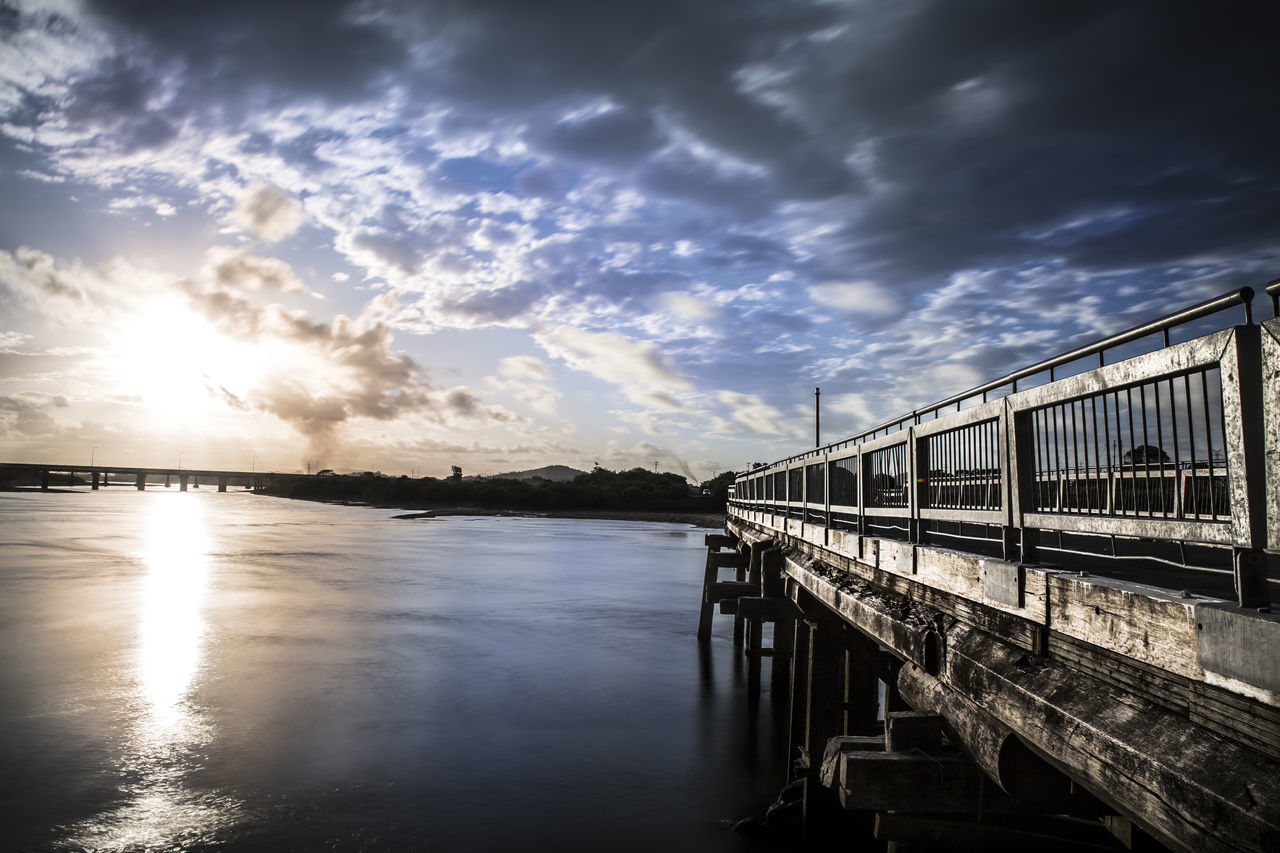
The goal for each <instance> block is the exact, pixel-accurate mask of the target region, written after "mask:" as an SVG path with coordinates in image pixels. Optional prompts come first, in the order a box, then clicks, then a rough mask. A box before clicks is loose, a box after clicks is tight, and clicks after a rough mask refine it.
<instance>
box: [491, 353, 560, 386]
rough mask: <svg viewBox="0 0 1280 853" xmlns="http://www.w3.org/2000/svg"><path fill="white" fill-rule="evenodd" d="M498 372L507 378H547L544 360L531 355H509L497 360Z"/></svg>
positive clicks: (547, 372) (548, 373)
mask: <svg viewBox="0 0 1280 853" xmlns="http://www.w3.org/2000/svg"><path fill="white" fill-rule="evenodd" d="M498 372H499V373H501V374H502V375H503V376H505V377H507V378H508V379H534V380H548V379H550V378H551V371H550V370H549V369H548V368H547V365H546V362H544V361H543V360H542V359H540V358H538V357H537V356H532V355H510V356H507V357H506V358H504V359H502V360H501V361H500V362H498Z"/></svg>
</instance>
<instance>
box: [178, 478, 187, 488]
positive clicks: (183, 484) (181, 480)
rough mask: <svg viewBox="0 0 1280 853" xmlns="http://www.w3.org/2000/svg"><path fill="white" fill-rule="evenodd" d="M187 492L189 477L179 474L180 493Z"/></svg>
mask: <svg viewBox="0 0 1280 853" xmlns="http://www.w3.org/2000/svg"><path fill="white" fill-rule="evenodd" d="M186 490H187V475H186V474H179V475H178V491H180V492H185V491H186Z"/></svg>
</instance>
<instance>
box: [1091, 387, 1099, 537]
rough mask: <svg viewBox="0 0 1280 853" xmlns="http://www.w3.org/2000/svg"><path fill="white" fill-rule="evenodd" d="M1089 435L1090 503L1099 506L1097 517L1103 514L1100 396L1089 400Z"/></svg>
mask: <svg viewBox="0 0 1280 853" xmlns="http://www.w3.org/2000/svg"><path fill="white" fill-rule="evenodd" d="M1089 435H1091V436H1092V437H1093V471H1092V474H1093V477H1092V479H1090V480H1089V503H1090V504H1091V505H1092V504H1097V506H1096V507H1094V506H1090V509H1095V510H1096V513H1094V514H1095V515H1101V514H1102V501H1100V500H1098V486H1099V485H1101V482H1100V481H1101V478H1102V460H1101V459H1100V458H1099V455H1098V395H1097V394H1094V395H1093V396H1092V397H1090V398H1089Z"/></svg>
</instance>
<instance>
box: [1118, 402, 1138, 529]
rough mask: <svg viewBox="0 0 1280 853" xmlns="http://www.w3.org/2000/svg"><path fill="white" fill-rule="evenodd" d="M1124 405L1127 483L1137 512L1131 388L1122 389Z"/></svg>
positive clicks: (1121, 456) (1135, 512) (1122, 455)
mask: <svg viewBox="0 0 1280 853" xmlns="http://www.w3.org/2000/svg"><path fill="white" fill-rule="evenodd" d="M1124 406H1125V410H1126V411H1127V412H1128V414H1129V484H1130V485H1131V486H1133V511H1134V514H1135V515H1136V514H1137V512H1138V468H1137V465H1136V464H1135V462H1134V458H1133V449H1134V443H1133V388H1132V387H1129V388H1126V389H1124ZM1124 467H1125V465H1124V454H1123V453H1122V454H1120V468H1121V470H1122V471H1123V469H1124Z"/></svg>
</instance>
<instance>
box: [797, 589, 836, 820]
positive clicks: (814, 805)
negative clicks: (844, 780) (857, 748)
mask: <svg viewBox="0 0 1280 853" xmlns="http://www.w3.org/2000/svg"><path fill="white" fill-rule="evenodd" d="M802 624H807V625H808V628H809V642H808V646H809V655H808V658H809V659H808V661H807V664H808V665H807V666H806V679H805V690H806V692H807V694H808V696H807V701H806V702H805V705H806V707H805V725H804V741H803V744H802V745H803V748H804V754H805V756H807V758H808V764H807V766H806V769H805V777H804V780H805V781H804V831H805V835H806V836H807V837H810V838H812V837H814V836H815V835H819V834H821V833H822V832H823V831H824V830H825V829H827V828H828V827H829V826H830V824H831V822H832V820H833V819H834V816H835V815H836V814H838V813H839V811H840V805H839V803H838V802H837V800H836V797H835V794H834V793H833V792H832V791H830V790H829V789H827V788H825V787H823V785H822V782H821V780H820V779H819V771H821V769H822V756H823V752H824V751H825V749H826V745H827V741H828V740H830V739H831V738H833V737H838V736H839V735H843V734H844V716H845V715H844V691H845V674H846V660H845V647H844V638H843V637H842V636H841V635H842V633H843V631H842V630H841V622H840V620H839V619H838V618H836V616H835V615H834V614H832V613H830V612H829V611H827V610H826V608H825V606H824V605H821V604H819V605H818V606H817V607H814V608H812V610H811V612H810V618H808V619H807V620H806V622H805V623H802Z"/></svg>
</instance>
